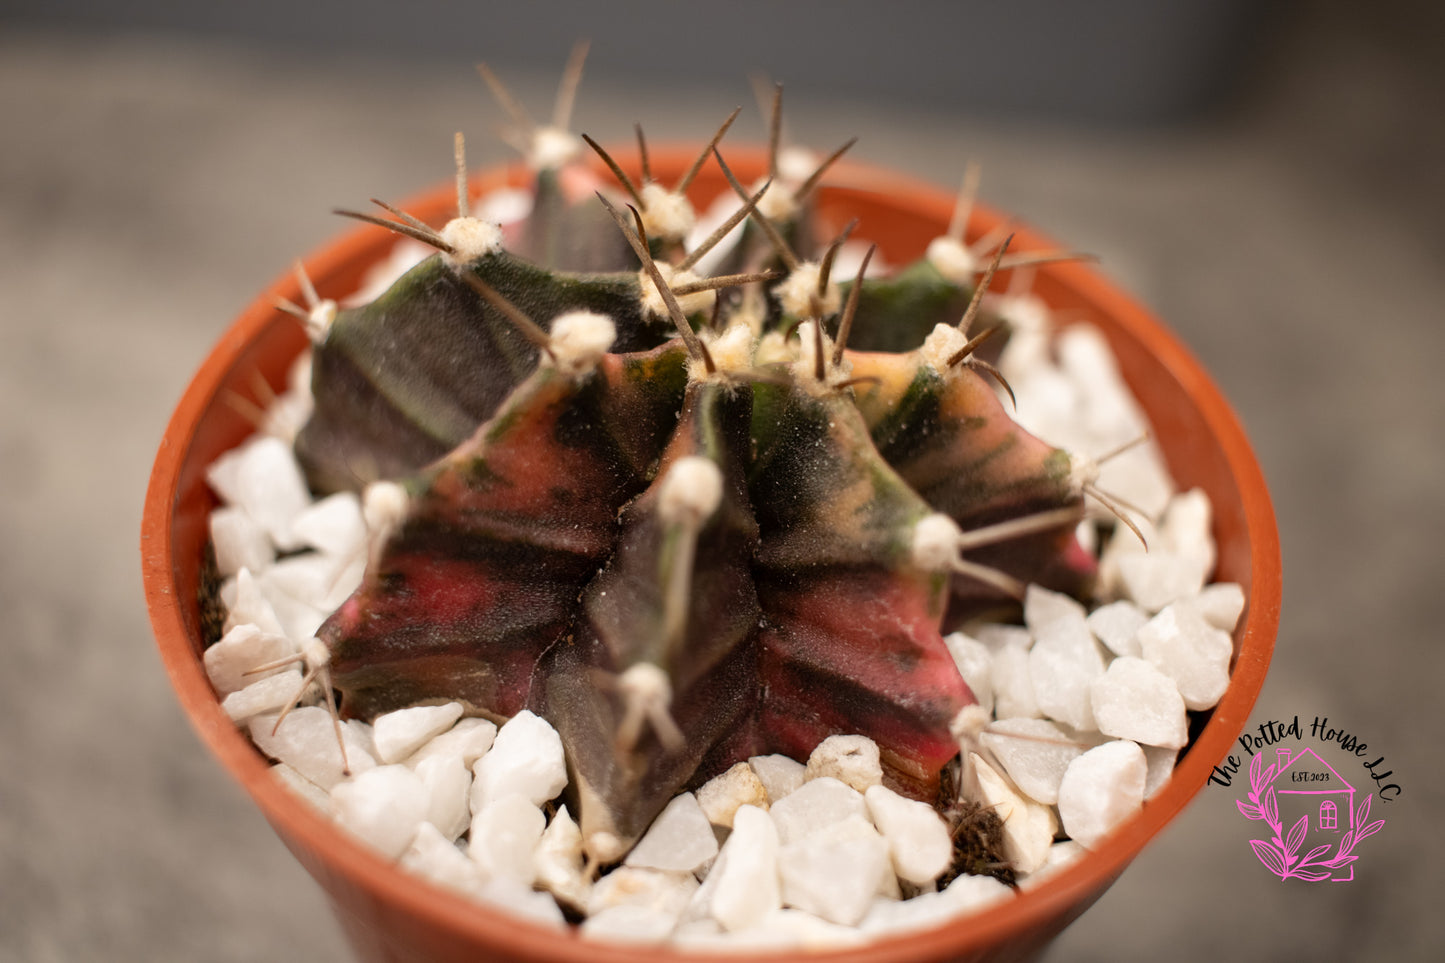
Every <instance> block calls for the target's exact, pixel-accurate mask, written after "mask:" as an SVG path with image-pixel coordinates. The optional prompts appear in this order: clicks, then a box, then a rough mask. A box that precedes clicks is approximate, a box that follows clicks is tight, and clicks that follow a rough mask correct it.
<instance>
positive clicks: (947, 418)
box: [850, 352, 1095, 624]
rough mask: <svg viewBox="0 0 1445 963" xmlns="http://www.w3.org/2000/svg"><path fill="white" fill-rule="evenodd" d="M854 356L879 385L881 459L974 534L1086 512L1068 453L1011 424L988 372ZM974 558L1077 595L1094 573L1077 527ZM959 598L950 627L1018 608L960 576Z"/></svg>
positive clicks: (874, 430) (875, 395) (868, 391)
mask: <svg viewBox="0 0 1445 963" xmlns="http://www.w3.org/2000/svg"><path fill="white" fill-rule="evenodd" d="M850 358H851V360H852V362H853V370H854V372H855V373H856V374H858V375H862V376H868V377H871V378H874V379H875V380H874V381H873V382H872V384H871V385H870V386H869V387H868V388H864V389H861V391H860V394H861V395H862V396H863V397H861V398H860V407H861V408H862V409H863V410H864V411H865V413H866V414H867V415H868V416H869V418H870V421H871V425H870V431H871V435H872V438H873V442H874V444H875V445H876V446H877V448H878V451H879V453H880V454H882V455H883V457H884V458H886V459H887V460H888V463H889V464H890V465H892V466H893V467H894V468H895V469H896V470H897V471H898V474H899V475H900V476H901V477H902V478H903V479H904V481H905V482H906V483H907V484H908V485H909V486H910V487H911V488H912V489H913V490H914V491H916V492H917V493H918V494H919V495H921V496H922V497H923V498H924V499H926V500H927V501H928V503H929V505H931V506H932V507H933V508H934V509H935V510H936V511H940V512H943V513H944V514H946V515H948V516H949V517H950V518H952V519H953V520H954V521H956V522H958V524H959V526H960V527H961V528H963V529H964V530H965V531H968V530H972V529H977V528H982V527H984V526H986V525H991V524H994V523H996V522H1001V521H1004V520H1006V519H1009V518H1019V517H1023V516H1028V515H1033V514H1037V513H1041V512H1046V511H1049V510H1051V509H1060V508H1069V507H1073V508H1079V509H1081V510H1082V506H1083V494H1082V492H1081V491H1080V490H1079V489H1078V488H1077V487H1076V486H1075V485H1074V483H1073V482H1072V480H1071V477H1070V470H1071V464H1072V462H1071V458H1070V456H1069V453H1068V452H1066V451H1064V450H1062V449H1059V448H1054V447H1053V446H1051V445H1048V444H1047V443H1045V442H1043V441H1040V440H1039V439H1038V438H1036V437H1035V436H1033V435H1032V434H1030V433H1029V432H1028V431H1026V430H1024V429H1023V428H1022V427H1020V426H1019V425H1018V424H1017V423H1016V422H1015V421H1014V420H1013V419H1012V418H1011V417H1009V414H1008V411H1007V410H1006V409H1005V408H1004V404H1003V402H1002V401H1001V400H1000V399H999V397H998V394H997V392H996V391H995V390H994V388H993V386H992V385H990V384H989V383H988V381H986V380H985V376H984V375H982V374H980V373H978V372H976V371H974V370H972V369H971V368H968V367H967V366H965V365H957V366H955V367H954V368H953V369H952V370H950V371H948V372H947V374H940V373H939V371H938V370H937V369H936V368H934V367H933V366H931V365H929V364H927V363H924V362H922V361H921V359H920V358H919V357H918V355H917V354H913V355H893V354H884V353H877V352H866V353H865V352H859V353H855V354H851V355H850ZM970 558H973V559H974V560H976V561H978V562H979V563H981V564H984V565H987V566H989V567H990V568H994V569H996V570H998V571H1001V572H1004V573H1006V574H1008V575H1011V576H1013V577H1015V578H1020V579H1024V580H1026V581H1032V582H1036V583H1038V584H1040V585H1043V586H1044V587H1046V588H1051V589H1054V590H1055V591H1062V592H1067V593H1069V594H1071V595H1079V594H1082V593H1083V592H1084V591H1085V590H1087V589H1088V587H1089V586H1090V585H1091V583H1092V580H1093V577H1094V569H1095V565H1094V561H1093V558H1092V556H1090V555H1089V553H1087V552H1085V551H1083V550H1082V549H1081V548H1080V547H1079V545H1078V540H1077V539H1076V538H1075V536H1074V531H1073V525H1072V524H1070V523H1064V524H1061V525H1059V526H1058V527H1057V528H1056V529H1055V530H1053V531H1045V532H1039V533H1036V534H1029V535H1024V536H1021V537H1018V538H1013V539H1009V540H1008V541H1007V542H1006V543H1002V544H998V545H990V546H985V547H982V548H979V549H977V550H975V551H974V552H972V553H971V554H970ZM954 595H955V604H954V608H953V611H952V613H951V615H950V618H949V624H954V623H956V622H957V621H960V620H962V619H964V618H967V617H969V616H972V615H977V614H979V613H980V612H981V611H983V610H985V609H990V608H997V607H999V606H1001V605H1012V604H1013V603H1012V600H1010V599H1008V598H1007V597H1006V596H1004V595H1003V594H1002V593H1001V592H1000V591H999V590H998V589H997V588H994V587H992V586H989V585H987V584H985V583H982V582H979V581H978V580H976V579H972V578H966V577H959V578H955V579H954Z"/></svg>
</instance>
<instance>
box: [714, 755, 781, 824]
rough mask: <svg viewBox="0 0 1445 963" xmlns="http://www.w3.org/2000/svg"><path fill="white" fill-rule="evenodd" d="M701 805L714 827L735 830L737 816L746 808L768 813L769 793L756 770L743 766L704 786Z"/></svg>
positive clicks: (715, 778) (737, 765) (741, 764)
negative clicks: (740, 810) (730, 827)
mask: <svg viewBox="0 0 1445 963" xmlns="http://www.w3.org/2000/svg"><path fill="white" fill-rule="evenodd" d="M697 803H698V805H699V806H701V807H702V811H703V812H704V813H705V814H706V815H707V818H708V821H709V822H711V823H712V824H713V825H714V826H731V825H732V824H733V814H734V813H736V812H737V811H738V809H739V808H741V807H743V806H756V807H758V808H759V809H767V808H768V791H767V789H766V788H764V786H763V783H762V780H761V779H759V778H758V774H757V773H755V772H753V770H752V767H751V766H749V765H748V764H747V763H745V762H740V763H738V764H736V765H734V766H733V767H732V768H730V769H728V770H727V771H726V772H724V773H722V774H721V775H718V776H714V777H713V778H712V779H709V780H708V781H707V782H706V783H704V784H703V785H702V787H701V788H699V789H698V791H697Z"/></svg>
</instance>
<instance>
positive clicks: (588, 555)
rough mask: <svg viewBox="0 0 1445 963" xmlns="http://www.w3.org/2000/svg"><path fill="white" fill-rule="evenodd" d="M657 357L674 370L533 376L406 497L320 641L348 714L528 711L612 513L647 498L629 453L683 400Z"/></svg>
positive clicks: (654, 366) (611, 361) (640, 363)
mask: <svg viewBox="0 0 1445 963" xmlns="http://www.w3.org/2000/svg"><path fill="white" fill-rule="evenodd" d="M669 359H670V360H671V362H672V364H671V366H672V367H673V368H675V369H676V370H678V371H680V369H681V364H680V362H681V356H680V353H679V352H676V351H674V350H671V349H659V351H657V352H653V353H651V354H650V355H643V356H618V355H611V356H608V357H607V358H606V359H604V363H603V365H602V366H601V367H600V368H599V370H598V371H597V372H595V373H593V374H592V375H589V376H587V377H586V378H584V379H581V380H577V379H574V378H572V377H569V376H568V375H565V374H563V373H561V372H559V371H558V370H557V369H555V368H552V367H543V368H541V369H539V370H538V371H537V372H536V373H535V374H534V375H533V376H532V377H531V378H530V379H529V380H528V381H527V382H525V383H523V384H522V385H521V386H520V387H519V388H518V389H517V390H516V391H515V392H514V393H513V395H512V396H511V397H510V398H509V399H508V401H507V403H506V404H505V405H504V406H503V407H502V408H501V410H499V411H498V412H497V414H496V415H495V417H494V418H493V419H492V420H491V421H490V422H488V423H487V424H486V425H485V426H483V427H482V428H481V429H480V430H479V431H478V432H477V433H476V435H475V436H474V437H473V438H472V439H471V440H470V441H469V442H467V443H466V444H464V445H463V446H461V447H460V448H458V449H457V450H456V451H455V452H453V453H452V454H451V455H450V456H448V457H447V458H446V459H445V460H444V461H443V462H440V463H439V464H437V465H436V466H435V467H433V468H432V469H431V470H430V471H428V472H427V473H426V474H425V475H423V476H422V477H421V478H420V479H419V480H418V481H417V482H415V483H414V487H415V492H414V494H413V497H412V499H411V505H410V508H409V511H408V514H407V517H406V520H405V521H404V523H403V524H402V526H401V528H400V530H399V531H398V532H397V533H396V534H395V536H393V537H392V538H391V539H390V540H389V541H388V543H387V545H386V547H385V550H384V551H383V552H382V553H381V554H380V556H379V558H378V559H377V561H376V562H375V563H374V564H373V565H372V567H371V568H370V570H369V571H368V572H367V575H366V578H365V581H364V583H363V585H362V587H361V589H359V590H358V591H357V592H356V593H355V594H354V595H353V596H352V598H351V599H349V600H348V601H347V602H346V603H345V605H343V606H342V608H341V609H340V610H338V611H337V612H336V613H335V614H334V615H333V616H332V617H331V618H330V619H329V620H328V621H327V623H326V624H325V625H324V626H323V627H322V630H321V633H320V634H321V637H322V638H323V639H325V640H326V641H327V642H328V643H329V644H330V645H331V647H332V671H333V675H334V679H335V683H336V686H337V688H339V689H340V690H341V691H342V692H343V694H344V696H345V702H344V708H345V710H346V711H347V712H348V713H351V714H353V715H360V716H371V715H374V714H376V713H378V712H384V711H388V710H390V709H396V708H400V707H402V706H405V705H409V704H412V703H414V702H416V701H420V700H422V699H439V698H444V699H463V700H466V701H468V702H471V703H472V704H473V705H474V706H476V707H477V708H479V709H483V710H485V711H487V712H489V713H491V714H494V715H499V716H510V715H511V714H513V713H515V712H516V711H518V710H519V709H521V708H523V707H524V706H525V703H526V699H527V692H528V686H529V685H530V681H531V677H532V672H533V668H534V666H535V664H536V661H537V658H538V656H539V655H540V654H541V652H542V651H543V649H545V648H546V647H547V646H548V645H550V644H551V643H552V642H553V641H555V640H556V639H557V638H559V637H560V636H561V635H562V633H563V632H564V631H566V629H567V628H568V627H569V625H570V624H571V623H572V620H573V619H574V618H575V616H576V612H577V596H578V586H579V585H581V584H582V583H584V582H585V581H586V580H587V578H588V577H589V576H590V575H591V574H592V573H593V572H595V571H596V570H597V569H598V568H599V567H601V565H603V564H604V563H605V562H606V560H607V558H608V557H609V556H610V554H611V552H612V548H613V545H614V542H615V540H616V515H617V511H618V509H619V508H620V507H621V506H622V505H623V504H624V503H625V502H626V501H627V500H628V499H629V498H631V497H632V496H633V495H635V494H636V493H637V492H638V491H640V490H642V488H643V487H644V486H645V484H646V478H644V477H643V476H641V475H639V474H638V472H637V471H636V462H638V461H639V460H642V461H648V460H650V459H646V458H641V457H640V452H639V450H640V449H644V448H645V447H646V446H647V444H648V443H649V442H654V443H655V442H656V441H657V440H658V439H660V438H664V437H666V435H667V433H668V432H669V431H670V430H671V428H672V424H673V422H672V419H673V418H674V417H675V412H676V409H677V406H678V404H679V403H680V394H679V395H675V394H671V393H670V392H668V391H667V390H666V385H667V384H669V383H672V384H674V385H679V386H680V379H679V378H677V377H673V378H663V377H656V375H657V372H658V369H659V368H661V367H667V366H668V360H669ZM648 375H652V377H648ZM624 398H625V400H624ZM618 411H626V412H627V414H628V416H629V417H628V419H626V420H619V419H618V417H617V412H618ZM619 437H626V438H627V439H628V440H627V442H626V443H619V442H618V440H617V439H618V438H619ZM659 449H660V445H659V447H658V449H654V451H657V450H659ZM654 457H655V456H654Z"/></svg>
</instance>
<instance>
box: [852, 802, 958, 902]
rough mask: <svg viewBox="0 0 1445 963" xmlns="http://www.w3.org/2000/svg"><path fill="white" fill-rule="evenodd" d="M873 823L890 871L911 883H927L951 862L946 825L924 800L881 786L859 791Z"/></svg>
mask: <svg viewBox="0 0 1445 963" xmlns="http://www.w3.org/2000/svg"><path fill="white" fill-rule="evenodd" d="M863 801H864V802H865V803H866V804H867V806H868V814H869V815H870V816H871V817H872V818H873V825H875V826H877V827H878V830H879V831H880V832H881V833H883V838H884V839H885V840H886V841H887V842H888V852H889V855H890V857H891V858H892V862H893V871H894V873H896V874H897V875H898V877H899V878H900V879H903V880H905V881H907V882H910V883H914V884H924V883H931V882H933V881H934V880H936V879H937V878H938V877H939V876H941V875H942V874H943V871H944V870H946V869H948V867H949V864H950V863H951V862H952V861H953V840H952V839H951V838H950V837H949V833H948V825H947V824H946V823H945V822H944V821H943V818H942V817H941V816H939V815H938V813H937V811H936V810H934V808H933V807H932V806H930V805H929V804H928V803H926V802H921V801H919V800H916V799H909V798H907V797H905V796H900V795H899V794H898V793H896V792H894V791H893V790H891V789H888V788H887V787H885V786H874V787H872V788H871V789H869V790H868V791H867V792H866V793H864V794H863Z"/></svg>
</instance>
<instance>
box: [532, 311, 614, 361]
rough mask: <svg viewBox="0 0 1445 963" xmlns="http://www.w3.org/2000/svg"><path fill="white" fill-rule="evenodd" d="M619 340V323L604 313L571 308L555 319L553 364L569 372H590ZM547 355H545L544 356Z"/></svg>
mask: <svg viewBox="0 0 1445 963" xmlns="http://www.w3.org/2000/svg"><path fill="white" fill-rule="evenodd" d="M616 340H617V325H615V324H613V323H612V319H611V318H609V317H607V316H606V315H605V314H595V313H593V312H591V311H569V312H567V313H566V314H562V315H559V316H558V317H557V318H556V319H554V320H553V321H552V336H551V338H549V339H548V345H549V347H550V348H551V349H552V358H551V360H552V363H553V364H555V365H556V366H557V367H558V369H560V370H562V371H565V372H567V373H568V374H573V375H579V374H587V373H589V372H591V371H592V370H593V369H594V368H596V367H597V362H599V361H601V360H602V356H603V355H605V354H606V353H607V352H608V350H609V349H611V347H612V342H614V341H616ZM544 358H545V355H544Z"/></svg>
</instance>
